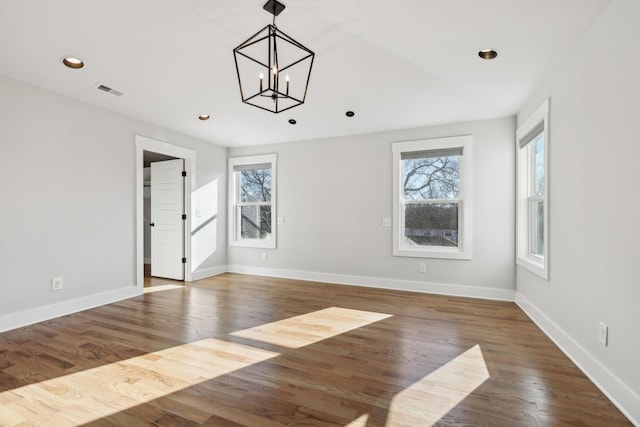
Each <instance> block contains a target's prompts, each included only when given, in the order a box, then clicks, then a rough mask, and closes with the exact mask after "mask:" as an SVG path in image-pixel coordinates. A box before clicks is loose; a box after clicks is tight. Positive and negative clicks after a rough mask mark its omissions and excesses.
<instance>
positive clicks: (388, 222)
mask: <svg viewBox="0 0 640 427" xmlns="http://www.w3.org/2000/svg"><path fill="white" fill-rule="evenodd" d="M382 226H383V227H384V228H389V227H391V218H382Z"/></svg>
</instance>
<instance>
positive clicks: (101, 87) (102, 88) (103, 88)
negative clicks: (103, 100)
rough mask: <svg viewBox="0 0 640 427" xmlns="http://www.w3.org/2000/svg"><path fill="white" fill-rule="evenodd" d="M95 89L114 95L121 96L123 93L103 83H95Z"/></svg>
mask: <svg viewBox="0 0 640 427" xmlns="http://www.w3.org/2000/svg"><path fill="white" fill-rule="evenodd" d="M96 89H98V90H100V91H102V92H105V93H110V94H111V95H115V96H122V95H124V92H120V91H119V90H116V89H112V88H110V87H109V86H106V85H103V84H102V83H98V84H97V85H96Z"/></svg>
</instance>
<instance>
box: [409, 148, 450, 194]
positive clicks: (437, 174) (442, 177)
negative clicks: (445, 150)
mask: <svg viewBox="0 0 640 427" xmlns="http://www.w3.org/2000/svg"><path fill="white" fill-rule="evenodd" d="M460 158H461V156H458V155H456V156H443V157H423V158H417V159H406V160H402V171H403V173H402V179H403V189H404V197H405V200H429V199H455V198H458V197H459V195H460Z"/></svg>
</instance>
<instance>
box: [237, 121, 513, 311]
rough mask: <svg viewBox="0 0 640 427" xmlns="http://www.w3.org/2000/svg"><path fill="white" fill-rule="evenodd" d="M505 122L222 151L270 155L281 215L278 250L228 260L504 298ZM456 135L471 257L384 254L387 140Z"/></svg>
mask: <svg viewBox="0 0 640 427" xmlns="http://www.w3.org/2000/svg"><path fill="white" fill-rule="evenodd" d="M301 125H303V124H300V125H299V126H301ZM514 131H515V118H504V119H497V120H488V121H479V122H469V123H460V124H453V125H445V126H435V127H429V128H422V129H411V130H403V131H396V132H384V133H375V134H369V135H358V136H350V137H341V138H332V139H322V140H314V141H299V142H292V143H283V144H276V145H267V146H260V147H249V148H236V149H230V150H229V156H230V157H234V156H241V155H253V154H264V153H277V154H278V200H277V203H278V216H280V217H284V219H285V224H284V225H283V226H278V236H277V239H278V247H277V249H275V250H262V249H247V248H237V247H233V248H229V249H228V251H229V252H228V262H229V264H230V269H231V270H232V271H239V272H248V273H260V274H273V275H279V276H289V277H300V278H309V279H314V280H323V279H324V280H328V281H337V282H342V283H356V284H366V285H373V286H383V287H389V288H404V289H412V290H421V291H431V292H447V293H460V294H468V295H478V296H488V297H495V298H512V297H513V290H514V281H515V267H514V231H513V230H514V208H513V206H514V191H515V190H514V182H513V176H514V173H515V172H514V144H513V140H514ZM464 134H472V135H473V144H474V147H473V149H474V152H473V153H474V158H473V162H474V163H473V168H474V169H473V185H474V187H473V191H474V195H473V197H474V198H473V202H474V212H473V228H474V236H473V248H474V249H473V260H472V261H462V260H437V259H423V258H420V259H418V258H405V257H393V256H392V246H391V228H382V225H381V222H382V218H391V217H392V196H391V178H392V175H391V167H392V155H391V143H392V142H397V141H407V140H417V139H427V138H438V137H446V136H455V135H464ZM262 252H267V253H268V261H266V262H263V261H262V258H261V255H262ZM420 262H425V263H426V264H427V273H426V274H424V273H419V272H418V264H419V263H420ZM441 285H444V286H441ZM452 285H462V286H466V287H468V288H464V287H460V288H456V287H455V286H452Z"/></svg>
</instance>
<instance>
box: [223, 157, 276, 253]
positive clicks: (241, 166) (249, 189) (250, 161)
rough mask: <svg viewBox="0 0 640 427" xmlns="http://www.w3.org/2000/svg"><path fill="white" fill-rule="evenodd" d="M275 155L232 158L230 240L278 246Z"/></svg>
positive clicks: (236, 242)
mask: <svg viewBox="0 0 640 427" xmlns="http://www.w3.org/2000/svg"><path fill="white" fill-rule="evenodd" d="M275 165H276V155H275V154H269V155H262V156H251V157H235V158H231V159H229V206H230V209H229V244H230V245H232V246H248V247H263V248H275V246H276V238H275V221H274V220H275V184H276V179H275V178H276V168H275Z"/></svg>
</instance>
